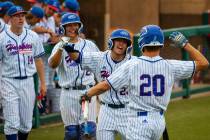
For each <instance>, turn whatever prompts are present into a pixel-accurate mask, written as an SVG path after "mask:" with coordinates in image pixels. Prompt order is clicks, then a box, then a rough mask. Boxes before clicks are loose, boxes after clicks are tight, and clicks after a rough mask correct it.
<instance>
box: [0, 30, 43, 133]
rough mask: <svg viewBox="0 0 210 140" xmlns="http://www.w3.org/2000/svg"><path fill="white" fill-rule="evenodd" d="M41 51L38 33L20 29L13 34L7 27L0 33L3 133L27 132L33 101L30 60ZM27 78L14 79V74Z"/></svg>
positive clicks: (32, 71)
mask: <svg viewBox="0 0 210 140" xmlns="http://www.w3.org/2000/svg"><path fill="white" fill-rule="evenodd" d="M43 54H44V49H43V46H42V44H41V43H40V41H39V39H38V35H37V34H36V33H35V32H33V31H31V30H26V29H23V32H22V33H21V35H19V36H17V35H15V34H14V33H12V32H11V31H10V28H7V29H6V30H4V31H3V32H2V33H1V34H0V59H1V60H2V81H1V82H2V92H1V97H2V99H3V102H2V104H3V114H4V118H5V126H4V132H5V134H6V135H10V134H17V132H18V131H21V132H23V133H26V132H29V131H30V130H31V127H32V115H33V108H34V101H35V91H34V83H33V77H32V76H33V74H34V73H35V72H36V67H35V62H34V59H36V58H39V57H40V56H42V55H43ZM26 76H27V77H28V78H27V79H22V80H20V79H14V77H26Z"/></svg>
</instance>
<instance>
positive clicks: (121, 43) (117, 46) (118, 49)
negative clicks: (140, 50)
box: [112, 38, 127, 55]
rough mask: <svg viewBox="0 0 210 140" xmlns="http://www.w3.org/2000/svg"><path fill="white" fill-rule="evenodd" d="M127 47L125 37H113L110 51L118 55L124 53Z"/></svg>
mask: <svg viewBox="0 0 210 140" xmlns="http://www.w3.org/2000/svg"><path fill="white" fill-rule="evenodd" d="M126 49H127V41H126V40H125V39H121V38H119V39H115V40H114V47H113V49H112V51H113V52H114V53H116V54H118V55H125V52H126Z"/></svg>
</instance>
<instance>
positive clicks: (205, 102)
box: [0, 96, 210, 140]
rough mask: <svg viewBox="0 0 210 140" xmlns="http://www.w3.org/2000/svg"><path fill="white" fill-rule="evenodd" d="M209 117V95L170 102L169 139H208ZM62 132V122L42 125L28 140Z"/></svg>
mask: <svg viewBox="0 0 210 140" xmlns="http://www.w3.org/2000/svg"><path fill="white" fill-rule="evenodd" d="M209 119H210V96H204V97H199V98H193V99H186V100H178V101H173V102H171V103H170V105H169V108H168V111H167V113H166V121H167V128H168V132H169V136H170V140H209V139H210V133H209V130H210V123H209V122H210V120H209ZM63 133H64V129H63V126H62V124H55V125H50V126H44V127H42V128H39V129H33V131H32V132H31V134H30V137H29V140H63ZM3 139H4V137H3V135H0V140H3ZM117 140H120V138H117Z"/></svg>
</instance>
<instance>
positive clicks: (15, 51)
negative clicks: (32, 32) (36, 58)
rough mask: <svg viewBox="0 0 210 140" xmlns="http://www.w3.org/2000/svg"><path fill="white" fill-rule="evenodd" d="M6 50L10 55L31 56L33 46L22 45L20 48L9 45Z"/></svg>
mask: <svg viewBox="0 0 210 140" xmlns="http://www.w3.org/2000/svg"><path fill="white" fill-rule="evenodd" d="M6 50H7V52H9V54H10V55H16V54H30V53H32V45H31V44H25V43H23V44H21V45H19V46H17V45H15V44H11V43H10V44H7V45H6Z"/></svg>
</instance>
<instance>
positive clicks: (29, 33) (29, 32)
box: [24, 28, 38, 38]
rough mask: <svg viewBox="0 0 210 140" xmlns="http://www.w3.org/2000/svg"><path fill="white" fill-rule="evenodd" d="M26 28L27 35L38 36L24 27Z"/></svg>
mask: <svg viewBox="0 0 210 140" xmlns="http://www.w3.org/2000/svg"><path fill="white" fill-rule="evenodd" d="M24 29H25V30H26V32H27V33H28V35H29V36H32V37H35V38H36V37H38V34H37V33H36V32H34V31H32V30H31V29H28V28H24Z"/></svg>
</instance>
